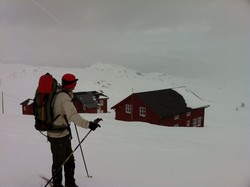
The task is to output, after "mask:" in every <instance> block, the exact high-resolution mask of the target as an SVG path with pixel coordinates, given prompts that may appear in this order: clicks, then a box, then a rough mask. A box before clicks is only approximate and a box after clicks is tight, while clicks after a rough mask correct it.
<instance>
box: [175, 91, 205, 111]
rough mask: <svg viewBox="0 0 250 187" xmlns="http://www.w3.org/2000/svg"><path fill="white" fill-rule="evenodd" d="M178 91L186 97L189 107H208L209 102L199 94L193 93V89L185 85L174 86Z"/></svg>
mask: <svg viewBox="0 0 250 187" xmlns="http://www.w3.org/2000/svg"><path fill="white" fill-rule="evenodd" d="M173 90H175V91H176V92H178V93H179V94H180V95H182V97H183V98H184V100H185V102H186V104H187V107H190V108H192V109H195V108H201V107H208V106H209V104H208V103H206V102H205V101H203V100H202V98H200V97H199V96H198V95H196V94H195V93H193V92H192V91H191V90H189V89H188V88H186V87H185V86H182V87H178V88H173Z"/></svg>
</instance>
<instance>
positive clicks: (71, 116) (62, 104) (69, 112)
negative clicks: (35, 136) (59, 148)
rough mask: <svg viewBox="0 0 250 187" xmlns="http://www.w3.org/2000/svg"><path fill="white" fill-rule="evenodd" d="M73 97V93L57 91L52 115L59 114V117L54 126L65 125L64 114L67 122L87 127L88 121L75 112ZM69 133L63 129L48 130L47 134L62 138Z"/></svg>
mask: <svg viewBox="0 0 250 187" xmlns="http://www.w3.org/2000/svg"><path fill="white" fill-rule="evenodd" d="M72 98H73V93H72V92H69V94H68V93H65V92H59V93H58V94H57V95H56V96H55V99H54V104H53V106H54V109H53V112H54V116H57V115H59V117H58V118H57V119H56V120H55V121H54V126H56V127H67V122H66V120H65V117H64V115H65V116H66V117H67V120H68V123H70V122H73V123H75V124H76V125H77V126H80V127H83V128H86V129H87V128H89V121H87V120H85V119H84V118H82V117H81V116H80V114H78V113H77V110H76V108H75V106H74V104H73V102H72V101H71V100H72ZM68 134H69V131H68V130H64V131H48V133H47V135H48V137H51V138H62V137H64V136H66V135H68Z"/></svg>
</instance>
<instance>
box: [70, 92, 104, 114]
mask: <svg viewBox="0 0 250 187" xmlns="http://www.w3.org/2000/svg"><path fill="white" fill-rule="evenodd" d="M73 103H74V105H75V107H76V109H77V111H78V112H79V113H107V111H108V109H107V108H108V97H107V96H106V95H104V94H103V93H100V92H97V91H90V92H76V93H74V98H73Z"/></svg>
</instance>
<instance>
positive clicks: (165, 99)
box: [135, 89, 191, 117]
mask: <svg viewBox="0 0 250 187" xmlns="http://www.w3.org/2000/svg"><path fill="white" fill-rule="evenodd" d="M135 96H137V97H138V98H140V100H142V101H143V102H144V103H145V104H146V105H147V106H149V107H150V108H151V110H153V112H155V113H156V114H158V115H159V116H160V117H167V116H173V115H177V114H180V113H185V112H187V111H190V110H191V108H189V107H187V104H186V102H185V99H184V98H183V97H182V95H180V94H179V93H178V92H176V91H175V90H173V89H165V90H157V91H150V92H142V93H135Z"/></svg>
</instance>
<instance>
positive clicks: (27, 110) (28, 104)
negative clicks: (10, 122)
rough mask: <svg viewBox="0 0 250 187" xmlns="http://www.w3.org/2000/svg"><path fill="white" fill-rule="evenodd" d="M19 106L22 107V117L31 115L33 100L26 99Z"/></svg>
mask: <svg viewBox="0 0 250 187" xmlns="http://www.w3.org/2000/svg"><path fill="white" fill-rule="evenodd" d="M20 105H22V112H23V115H32V114H33V100H32V99H27V100H25V101H24V102H22V103H21V104H20Z"/></svg>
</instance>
